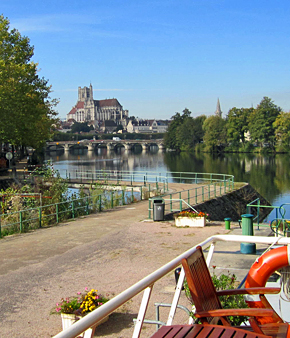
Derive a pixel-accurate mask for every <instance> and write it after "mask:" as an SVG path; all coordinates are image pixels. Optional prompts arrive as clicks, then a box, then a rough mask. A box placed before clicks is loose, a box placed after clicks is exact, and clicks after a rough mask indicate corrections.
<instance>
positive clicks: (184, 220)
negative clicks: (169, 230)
mask: <svg viewBox="0 0 290 338" xmlns="http://www.w3.org/2000/svg"><path fill="white" fill-rule="evenodd" d="M205 224H206V218H205V217H176V218H175V225H176V226H177V227H193V228H203V227H205Z"/></svg>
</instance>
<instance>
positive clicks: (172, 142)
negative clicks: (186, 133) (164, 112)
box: [164, 113, 183, 150]
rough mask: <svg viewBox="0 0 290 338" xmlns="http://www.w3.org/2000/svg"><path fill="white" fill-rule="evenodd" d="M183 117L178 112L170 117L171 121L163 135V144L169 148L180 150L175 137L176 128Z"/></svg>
mask: <svg viewBox="0 0 290 338" xmlns="http://www.w3.org/2000/svg"><path fill="white" fill-rule="evenodd" d="M182 122H183V118H182V116H181V115H180V113H175V115H174V116H172V117H171V122H170V124H169V126H168V129H167V131H166V133H165V135H164V144H165V146H166V147H167V148H169V149H175V150H180V144H179V142H178V140H177V137H176V132H177V128H178V127H179V126H180V125H181V124H182Z"/></svg>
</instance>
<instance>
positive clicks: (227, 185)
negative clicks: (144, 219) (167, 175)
mask: <svg viewBox="0 0 290 338" xmlns="http://www.w3.org/2000/svg"><path fill="white" fill-rule="evenodd" d="M233 188H234V186H233V184H232V182H231V181H229V180H226V181H214V182H212V183H209V184H206V185H203V184H202V183H201V185H200V186H198V187H194V188H191V189H186V190H182V191H178V192H174V193H170V194H164V195H162V199H163V200H164V202H165V203H164V204H165V205H164V210H165V211H164V212H165V213H172V212H176V211H178V212H181V211H182V210H183V209H184V205H185V208H186V209H194V208H193V207H192V206H194V205H196V204H199V203H203V202H205V201H207V200H210V199H211V198H216V197H218V196H222V195H223V194H225V193H227V192H229V191H231V190H232V189H233ZM167 197H168V198H167ZM177 197H178V198H177ZM153 204H154V198H149V206H148V218H149V219H151V218H152V211H153V209H154V206H153Z"/></svg>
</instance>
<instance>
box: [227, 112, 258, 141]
mask: <svg viewBox="0 0 290 338" xmlns="http://www.w3.org/2000/svg"><path fill="white" fill-rule="evenodd" d="M253 110H254V109H253V108H236V107H234V108H232V109H231V110H230V111H229V112H228V116H227V140H228V142H229V143H231V144H233V145H236V146H238V145H239V144H240V142H242V144H243V145H244V144H245V142H246V133H247V131H248V130H249V126H248V120H249V116H250V114H251V113H252V112H253Z"/></svg>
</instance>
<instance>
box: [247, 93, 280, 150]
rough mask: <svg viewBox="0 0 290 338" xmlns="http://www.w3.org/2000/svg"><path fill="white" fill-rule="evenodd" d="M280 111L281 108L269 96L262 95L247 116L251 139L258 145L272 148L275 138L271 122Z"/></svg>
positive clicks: (272, 122)
mask: <svg viewBox="0 0 290 338" xmlns="http://www.w3.org/2000/svg"><path fill="white" fill-rule="evenodd" d="M280 113H281V108H280V107H278V106H276V105H275V104H274V102H273V101H272V100H271V99H270V98H268V97H264V98H263V100H262V101H261V102H260V104H259V105H258V106H257V108H256V109H254V110H253V112H252V113H251V114H250V116H249V131H250V134H251V139H252V141H255V142H256V143H257V144H258V145H260V147H269V148H274V146H275V142H276V140H275V128H274V126H273V124H274V122H275V120H276V118H277V117H278V116H279V114H280Z"/></svg>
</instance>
